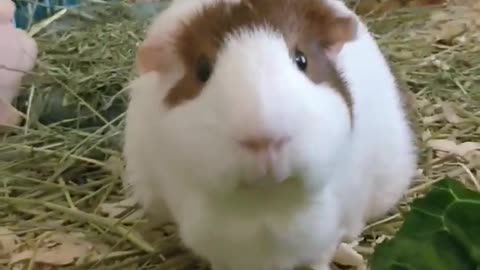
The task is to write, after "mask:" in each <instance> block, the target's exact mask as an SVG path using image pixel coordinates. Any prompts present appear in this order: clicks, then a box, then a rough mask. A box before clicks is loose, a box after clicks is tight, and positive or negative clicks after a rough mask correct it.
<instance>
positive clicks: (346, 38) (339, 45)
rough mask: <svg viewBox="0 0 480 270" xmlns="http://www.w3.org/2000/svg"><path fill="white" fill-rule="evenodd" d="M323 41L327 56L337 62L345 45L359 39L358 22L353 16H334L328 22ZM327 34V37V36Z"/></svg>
mask: <svg viewBox="0 0 480 270" xmlns="http://www.w3.org/2000/svg"><path fill="white" fill-rule="evenodd" d="M324 29H326V30H327V32H326V33H323V35H324V36H325V39H324V40H322V42H323V45H324V47H325V50H326V53H327V56H328V57H329V58H330V59H331V60H335V59H336V58H337V56H338V54H339V53H340V52H341V50H342V49H343V47H344V45H345V44H346V43H348V42H350V41H353V40H355V39H356V38H357V29H358V21H357V19H356V18H355V17H353V16H348V15H343V16H334V17H332V18H330V19H329V20H328V21H327V25H326V27H325V28H324ZM325 34H326V35H325Z"/></svg>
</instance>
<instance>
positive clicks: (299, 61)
mask: <svg viewBox="0 0 480 270" xmlns="http://www.w3.org/2000/svg"><path fill="white" fill-rule="evenodd" d="M294 57H295V64H296V65H297V67H298V69H300V70H301V71H305V70H306V69H307V66H308V61H307V57H305V54H303V52H301V51H299V50H295V55H294Z"/></svg>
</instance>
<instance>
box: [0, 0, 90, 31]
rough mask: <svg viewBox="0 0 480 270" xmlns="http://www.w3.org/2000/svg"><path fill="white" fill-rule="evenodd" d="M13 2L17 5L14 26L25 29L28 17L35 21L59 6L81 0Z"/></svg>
mask: <svg viewBox="0 0 480 270" xmlns="http://www.w3.org/2000/svg"><path fill="white" fill-rule="evenodd" d="M0 1H11V0H0ZM13 2H14V3H15V6H16V7H17V10H16V11H15V17H14V21H13V23H14V24H15V26H16V27H18V28H22V29H25V28H27V27H28V24H29V19H30V18H32V20H33V21H32V23H36V22H38V21H41V20H43V19H45V18H48V17H50V16H52V15H53V14H54V13H55V12H56V11H57V10H58V9H60V8H68V7H74V6H77V5H79V4H80V2H81V0H37V1H35V0H13ZM35 2H37V3H35ZM32 14H33V16H32Z"/></svg>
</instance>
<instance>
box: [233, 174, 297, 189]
mask: <svg viewBox="0 0 480 270" xmlns="http://www.w3.org/2000/svg"><path fill="white" fill-rule="evenodd" d="M242 180H243V181H239V183H238V189H239V190H263V189H269V188H276V187H281V186H284V185H288V184H290V183H291V182H294V181H296V180H298V177H297V176H295V175H291V176H289V177H287V178H285V179H284V180H282V181H278V180H277V179H275V178H273V177H270V176H264V177H256V178H250V179H247V180H246V179H242Z"/></svg>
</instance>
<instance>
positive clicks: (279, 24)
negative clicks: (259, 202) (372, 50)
mask: <svg viewBox="0 0 480 270" xmlns="http://www.w3.org/2000/svg"><path fill="white" fill-rule="evenodd" d="M195 2H196V1H195ZM199 2H202V4H201V5H200V4H196V5H195V6H194V7H191V8H190V9H188V8H187V5H186V4H185V3H186V2H179V4H178V5H183V6H182V7H175V5H174V6H172V7H171V10H174V9H175V8H177V9H178V10H181V11H182V12H183V13H182V12H178V14H180V13H181V14H182V15H178V16H177V18H176V19H175V20H174V22H172V19H173V18H174V17H175V16H173V15H172V14H174V13H173V12H172V11H171V10H170V11H169V10H167V11H166V14H167V15H164V16H165V17H163V19H162V17H160V18H159V19H158V20H157V22H156V23H157V24H156V26H155V23H154V26H152V28H151V29H155V27H157V32H155V31H153V30H152V31H151V32H150V33H149V34H148V36H147V39H146V40H145V42H144V43H143V44H142V45H141V47H140V49H139V51H138V57H137V67H138V70H139V72H140V74H146V73H151V72H153V73H157V74H167V73H176V74H177V76H176V81H175V83H174V86H173V87H169V88H168V89H164V90H158V91H159V92H160V93H157V94H158V95H157V97H156V98H155V99H154V100H155V101H154V102H153V101H152V103H151V104H155V105H154V106H157V108H156V110H157V115H156V116H155V117H154V118H153V121H155V122H156V123H154V124H155V125H156V126H157V128H155V131H154V132H155V138H158V140H160V141H161V142H159V147H160V149H161V150H159V151H163V154H162V155H165V156H167V157H166V158H165V160H163V161H162V162H166V163H168V162H170V163H169V164H170V166H172V167H175V166H178V168H179V169H178V170H179V173H180V174H182V175H186V176H188V175H191V176H192V177H191V178H192V179H194V181H196V183H199V184H200V185H203V186H208V187H213V188H218V187H228V188H236V187H238V186H239V185H240V186H244V185H257V184H259V185H261V184H267V185H274V184H277V183H281V182H284V181H287V180H288V179H292V178H296V179H298V178H300V179H301V177H302V176H306V175H310V176H312V175H313V176H315V177H314V178H317V177H318V178H321V177H322V176H324V175H326V174H327V173H328V170H329V169H330V168H331V167H332V165H333V164H334V162H336V160H337V159H338V153H339V152H340V150H341V149H342V147H343V146H344V145H345V143H346V142H347V141H348V136H349V134H350V131H351V128H352V127H353V125H354V123H353V121H352V120H353V118H352V98H351V95H350V92H349V89H348V85H347V83H346V82H345V81H344V80H343V79H342V76H341V73H340V71H339V70H337V68H336V65H335V62H336V58H337V56H338V54H339V53H340V52H341V50H342V47H343V45H344V44H345V43H347V42H349V41H351V40H354V39H355V33H356V29H357V25H356V23H357V22H356V18H354V17H350V16H349V15H345V14H340V13H339V12H337V11H336V10H334V8H332V7H330V6H328V5H327V3H324V2H322V0H228V1H227V0H223V1H213V0H208V1H207V0H203V1H199ZM197 3H198V2H197ZM187 11H188V12H187ZM168 12H170V13H168ZM161 16H162V15H161ZM168 16H170V20H169V21H168V22H167V20H166V19H165V18H167V17H168ZM179 17H182V18H181V19H179ZM160 21H163V22H165V23H169V25H163V26H162V27H163V28H162V27H159V22H160ZM160 28H161V30H162V31H163V32H162V31H160V30H158V29H160ZM178 164H181V165H178ZM181 170H183V172H180V171H181ZM187 178H188V177H187ZM307 178H308V177H307ZM310 178H311V177H310ZM318 178H317V179H316V180H317V181H321V179H318Z"/></svg>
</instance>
